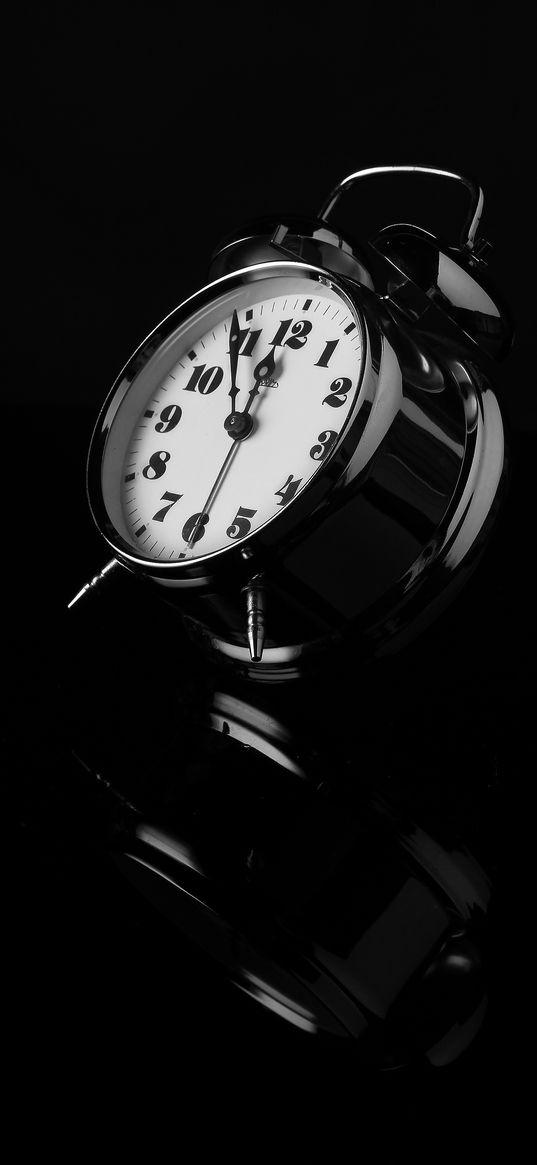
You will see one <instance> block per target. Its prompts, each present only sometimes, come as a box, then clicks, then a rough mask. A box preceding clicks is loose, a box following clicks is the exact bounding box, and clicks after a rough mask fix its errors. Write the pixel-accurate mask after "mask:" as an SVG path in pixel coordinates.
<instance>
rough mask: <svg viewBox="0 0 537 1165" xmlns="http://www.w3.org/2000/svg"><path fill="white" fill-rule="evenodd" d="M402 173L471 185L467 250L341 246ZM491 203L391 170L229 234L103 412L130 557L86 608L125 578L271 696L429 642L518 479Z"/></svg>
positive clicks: (464, 238)
mask: <svg viewBox="0 0 537 1165" xmlns="http://www.w3.org/2000/svg"><path fill="white" fill-rule="evenodd" d="M394 176H396V177H399V178H400V177H401V176H405V179H406V180H411V179H413V178H414V179H415V178H416V177H418V178H420V179H422V180H423V179H424V178H429V179H430V180H434V181H435V182H436V183H440V182H443V183H445V184H447V183H451V185H452V187H458V188H461V189H463V190H464V192H465V194H467V195H468V199H469V212H468V217H467V220H466V222H465V224H464V228H463V229H462V233H461V237H460V238H459V239H458V240H457V242H456V243H455V244H451V245H448V244H444V243H441V242H440V241H439V240H438V239H437V238H436V237H435V236H433V235H432V234H431V233H430V232H428V231H426V230H425V229H424V228H423V227H420V226H412V225H408V224H404V223H403V224H391V225H387V226H385V227H384V228H383V229H382V230H381V231H380V232H379V233H377V234H376V235H375V237H374V238H372V239H371V240H369V241H367V242H365V243H356V242H354V241H353V240H352V239H350V238H348V237H347V236H346V234H345V235H344V234H343V232H342V231H340V229H339V228H338V227H337V225H335V220H336V218H337V213H336V212H337V211H338V208H339V204H340V200H341V199H342V197H343V196H347V194H348V192H349V191H351V189H352V190H354V192H355V194H356V191H357V190H359V189H360V186H361V188H363V184H364V183H365V182H366V181H369V182H371V181H372V180H373V179H377V180H382V181H383V182H384V183H387V182H389V181H390V179H391V178H393V177H394ZM482 205H483V194H482V191H481V189H480V188H479V187H478V186H476V185H475V184H474V183H472V182H471V181H469V180H468V179H465V178H463V177H462V176H460V175H458V174H454V173H451V172H448V171H442V170H436V169H431V168H428V167H423V166H383V167H375V168H372V169H371V168H370V169H366V170H361V171H358V172H357V173H354V174H351V175H349V176H348V177H346V178H344V179H343V181H341V182H340V183H339V184H338V185H337V186H336V188H335V190H334V191H333V192H332V194H331V195H330V197H329V198H328V200H327V202H326V204H325V205H324V206H323V208H321V211H320V213H319V216H318V217H317V218H312V219H309V218H303V219H302V218H296V217H287V216H275V217H273V218H269V219H266V220H264V221H262V222H257V223H255V224H253V225H251V226H247V227H245V228H244V229H242V230H239V231H236V232H235V233H234V234H233V235H232V236H231V237H229V238H227V239H225V240H224V241H223V242H222V243H221V245H220V246H219V247H218V248H217V249H216V250H215V253H214V254H213V257H212V263H211V267H210V271H209V282H208V283H207V284H206V285H205V286H204V287H202V288H201V289H200V290H198V291H196V292H194V293H193V294H192V295H191V296H189V298H188V299H186V300H185V301H184V302H183V303H181V304H180V305H179V306H178V307H176V308H174V309H173V310H172V311H171V312H170V314H169V315H168V316H167V317H166V318H165V319H164V320H163V321H162V322H161V323H160V324H159V325H158V326H157V327H156V328H155V329H154V331H153V332H152V333H151V334H150V335H149V336H148V337H147V338H146V339H145V340H144V341H143V342H142V344H141V345H140V346H139V347H138V348H137V350H136V351H135V353H134V354H133V356H132V357H131V358H130V360H129V361H128V362H127V364H126V365H125V367H124V369H123V370H122V372H121V373H120V375H119V376H118V378H117V380H116V381H115V383H114V385H113V387H112V389H111V392H110V394H109V396H108V398H107V400H106V402H105V404H104V406H103V409H102V411H101V414H100V416H99V419H98V421H97V425H96V428H95V432H94V435H93V438H92V442H91V448H90V452H89V462H88V496H89V503H90V507H91V512H92V514H93V517H94V519H95V522H96V524H97V526H98V528H99V530H100V532H101V534H102V535H103V538H104V539H105V541H106V542H107V544H108V546H109V548H110V550H111V551H112V552H113V558H112V559H111V561H110V562H109V563H108V565H107V566H106V567H105V569H104V571H103V572H102V575H98V576H96V579H95V580H93V583H92V584H88V587H87V588H84V590H83V591H82V592H80V594H79V595H78V596H77V597H76V600H73V601H74V602H75V601H78V600H79V599H80V597H81V595H83V594H86V593H88V590H90V591H91V590H92V589H93V587H95V586H96V585H98V583H99V581H101V582H102V580H103V578H104V577H105V576H106V574H107V573H108V572H109V571H110V570H117V569H125V570H127V571H129V572H131V573H133V574H135V575H137V576H138V577H139V578H140V579H141V580H143V581H144V582H148V583H150V584H151V585H152V586H153V588H154V589H155V591H157V592H158V593H159V594H160V596H161V597H162V598H163V599H164V600H165V601H167V602H168V603H172V604H173V605H175V606H176V607H177V608H178V610H179V611H180V613H181V616H182V618H183V619H184V621H185V623H186V625H188V627H189V629H190V632H191V633H192V634H193V635H194V636H196V637H197V638H198V639H199V641H200V642H201V643H202V645H203V646H204V648H206V649H207V650H208V651H209V652H210V653H212V654H213V655H216V656H217V657H219V658H220V659H221V660H225V661H227V662H229V663H230V664H231V665H232V666H233V667H234V668H235V669H236V670H238V671H239V672H240V673H241V674H243V675H244V676H246V677H248V678H256V679H257V678H259V679H266V680H278V679H286V678H292V677H296V676H298V675H300V674H302V673H303V672H304V671H307V670H308V669H311V668H312V667H313V668H315V666H318V664H319V661H320V660H321V661H322V659H323V658H324V657H325V656H326V652H327V651H330V650H334V651H336V652H337V651H338V650H340V649H342V648H343V649H344V650H349V649H350V650H352V652H353V654H354V655H355V657H356V658H358V659H359V658H368V656H370V655H371V653H373V654H378V653H379V652H384V651H387V650H393V649H394V648H395V647H396V646H398V645H399V644H401V643H402V642H404V641H405V639H408V638H409V636H411V635H413V634H415V633H416V631H417V630H418V629H420V628H421V627H423V626H424V625H426V623H427V622H428V621H430V619H431V618H432V617H433V615H434V614H435V613H436V612H437V611H438V610H439V609H441V607H442V606H443V605H444V604H445V602H446V601H447V599H448V598H449V597H450V596H451V595H452V594H453V592H454V590H455V589H456V588H457V587H458V585H459V584H460V583H461V582H462V581H463V579H464V578H466V577H467V576H468V573H469V571H470V569H471V567H472V566H473V565H474V563H475V562H476V560H477V557H478V554H479V551H480V549H481V548H482V545H483V543H484V539H485V536H486V533H487V531H488V529H489V527H490V524H491V520H492V518H493V516H494V513H495V509H496V505H497V501H498V499H499V497H500V495H501V485H502V480H503V474H504V466H505V454H504V436H503V427H502V420H501V414H500V409H499V406H498V402H497V398H496V395H495V393H494V390H493V388H492V384H491V376H492V375H493V373H494V368H495V366H496V364H497V361H498V360H500V359H501V358H502V357H503V356H504V355H505V353H506V352H507V350H508V348H509V345H510V342H511V337H512V327H511V324H510V321H509V317H508V314H507V312H506V310H505V308H504V307H503V306H502V305H501V304H500V301H499V299H498V296H497V295H496V293H495V292H494V291H492V289H491V288H490V286H489V284H488V282H487V279H486V276H485V274H484V270H485V266H486V262H485V258H484V255H485V251H486V248H487V246H488V244H486V243H485V242H484V241H483V240H481V239H480V238H479V237H478V236H477V227H478V223H479V219H480V215H481V210H482ZM356 234H357V235H358V236H359V235H360V234H361V230H360V224H359V223H358V226H357V231H356Z"/></svg>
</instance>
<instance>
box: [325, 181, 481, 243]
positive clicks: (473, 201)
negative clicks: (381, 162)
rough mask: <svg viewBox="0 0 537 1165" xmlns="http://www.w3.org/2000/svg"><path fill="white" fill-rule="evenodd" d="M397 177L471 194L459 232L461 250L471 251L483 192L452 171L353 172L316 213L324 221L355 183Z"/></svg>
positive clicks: (339, 183)
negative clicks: (434, 181)
mask: <svg viewBox="0 0 537 1165" xmlns="http://www.w3.org/2000/svg"><path fill="white" fill-rule="evenodd" d="M397 174H411V175H422V176H424V177H427V178H442V179H448V180H449V181H452V182H455V183H457V184H458V185H460V186H464V187H465V189H466V190H468V192H469V194H470V209H469V211H468V215H467V218H466V220H465V222H464V225H463V227H462V230H461V235H460V246H461V247H466V248H467V249H468V250H469V251H471V250H473V247H474V244H475V234H476V231H477V228H478V226H479V223H480V220H481V215H482V213H483V202H484V196H483V191H482V189H481V187H480V186H478V185H477V183H475V182H473V181H472V179H471V178H464V177H463V175H462V174H456V173H454V171H452V170H439V169H437V168H436V167H434V166H369V167H367V168H366V169H364V170H356V171H355V173H353V174H348V175H347V177H346V178H342V179H341V181H340V182H338V184H337V186H335V187H334V189H333V190H332V191H331V192H330V194H329V195H328V198H327V199H326V201H325V202H324V203H323V205H322V207H321V210H320V211H319V217H320V218H322V219H327V218H328V217H329V216H330V215H331V214H332V212H333V210H334V208H335V207H336V206H337V203H338V202H339V200H340V198H341V196H342V195H343V194H346V193H347V191H348V190H350V188H351V186H354V185H355V184H356V183H357V182H362V181H364V179H366V178H378V177H380V176H381V175H385V176H387V177H392V178H393V177H394V176H396V175H397Z"/></svg>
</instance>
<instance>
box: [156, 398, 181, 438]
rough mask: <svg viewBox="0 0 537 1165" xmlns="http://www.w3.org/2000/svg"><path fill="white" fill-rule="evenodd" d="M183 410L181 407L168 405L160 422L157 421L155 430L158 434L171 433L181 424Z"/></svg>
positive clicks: (161, 415)
mask: <svg viewBox="0 0 537 1165" xmlns="http://www.w3.org/2000/svg"><path fill="white" fill-rule="evenodd" d="M182 415H183V410H182V409H181V408H180V407H179V405H166V408H165V409H163V410H162V412H161V414H160V421H157V423H156V425H155V429H156V431H157V433H170V432H171V430H172V429H175V427H176V425H178V424H179V421H180V420H181V417H182Z"/></svg>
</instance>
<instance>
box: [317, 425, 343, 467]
mask: <svg viewBox="0 0 537 1165" xmlns="http://www.w3.org/2000/svg"><path fill="white" fill-rule="evenodd" d="M337 438H338V434H337V433H335V432H334V430H333V429H325V430H324V432H323V433H319V436H318V438H317V440H318V442H319V444H318V445H312V447H311V449H310V457H312V458H313V460H314V461H324V458H325V457H326V455H327V453H329V452H330V450H331V449H332V448H333V446H334V444H335V442H336V441H337Z"/></svg>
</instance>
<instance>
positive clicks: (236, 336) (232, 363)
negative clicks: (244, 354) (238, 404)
mask: <svg viewBox="0 0 537 1165" xmlns="http://www.w3.org/2000/svg"><path fill="white" fill-rule="evenodd" d="M240 346H241V332H240V327H239V317H238V315H237V312H236V310H235V311H234V312H233V315H232V317H231V327H230V329H229V371H230V376H231V387H230V390H229V395H230V397H231V412H232V413H234V412H235V401H236V399H237V393H238V391H239V390H238V388H237V365H238V363H239V348H240Z"/></svg>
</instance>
